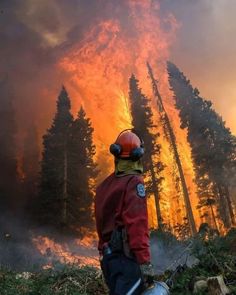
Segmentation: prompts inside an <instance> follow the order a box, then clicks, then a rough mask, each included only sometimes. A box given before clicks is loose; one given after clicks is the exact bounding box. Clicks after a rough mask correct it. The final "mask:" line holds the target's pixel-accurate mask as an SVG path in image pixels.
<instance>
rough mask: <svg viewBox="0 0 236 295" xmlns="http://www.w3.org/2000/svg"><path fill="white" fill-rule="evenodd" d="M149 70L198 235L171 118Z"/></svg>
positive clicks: (188, 212) (193, 231)
mask: <svg viewBox="0 0 236 295" xmlns="http://www.w3.org/2000/svg"><path fill="white" fill-rule="evenodd" d="M147 68H148V73H149V77H150V79H151V82H152V88H153V93H154V95H155V97H156V99H157V105H158V108H159V112H160V114H161V121H162V126H163V129H164V133H165V135H166V137H167V138H168V140H169V143H170V147H171V149H172V151H173V154H174V159H175V162H176V166H177V169H178V174H179V180H180V183H181V188H182V191H183V196H184V204H185V208H186V216H187V217H186V218H187V220H188V224H189V227H190V232H191V234H192V235H195V234H196V225H195V220H194V216H193V212H192V206H191V202H190V198H189V193H188V188H187V184H186V181H185V176H184V172H183V168H182V163H181V160H180V156H179V152H178V148H177V143H176V138H175V134H174V130H173V128H172V126H171V123H170V120H169V116H168V114H167V112H166V110H165V107H164V105H163V101H162V97H161V95H160V93H159V90H158V87H157V81H156V80H155V78H154V75H153V71H152V68H151V66H150V64H149V63H147Z"/></svg>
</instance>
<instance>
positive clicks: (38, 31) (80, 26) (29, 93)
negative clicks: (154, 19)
mask: <svg viewBox="0 0 236 295" xmlns="http://www.w3.org/2000/svg"><path fill="white" fill-rule="evenodd" d="M137 1H139V2H141V1H142V0H137ZM143 1H144V2H145V1H146V0H143ZM153 1H154V2H159V3H160V7H161V13H163V15H165V14H166V13H172V14H173V15H174V17H175V18H176V21H177V22H178V24H179V27H178V29H177V31H176V38H175V41H174V42H173V44H172V46H171V48H170V59H171V61H172V62H174V63H175V64H176V65H177V66H178V67H179V68H180V69H181V70H182V71H183V72H184V74H185V75H186V76H187V77H188V78H189V79H190V81H191V83H192V85H193V86H194V87H197V88H198V89H199V91H200V94H201V95H202V96H203V97H204V98H206V99H210V100H212V102H213V107H214V108H215V110H216V111H217V112H218V113H219V114H220V115H222V117H223V119H224V120H225V121H226V125H227V126H228V127H230V128H231V130H232V132H233V133H234V134H236V116H235V114H236V85H235V81H236V38H235V36H236V21H235V13H236V1H235V0H153ZM118 2H119V4H120V3H125V2H126V1H125V0H120V1H115V0H107V1H105V0H86V1H85V0H70V1H67V0H50V1H48V0H40V1H39V0H38V1H37V0H22V1H17V0H11V1H9V0H0V40H1V42H0V78H3V77H4V76H5V75H6V73H7V75H8V77H9V79H10V80H11V82H12V81H14V82H13V83H12V91H13V92H14V91H15V93H14V94H15V96H17V97H18V101H17V103H16V104H17V105H18V106H19V104H23V105H25V106H27V116H29V117H30V118H31V119H32V118H33V117H32V114H33V113H34V110H35V109H36V110H41V108H42V105H45V104H46V103H47V104H48V109H47V110H45V109H44V111H43V112H41V118H40V119H41V120H43V121H45V122H46V123H45V128H46V127H47V124H48V120H49V118H50V116H51V114H52V110H53V104H50V103H48V102H46V101H44V98H43V97H39V96H38V91H37V90H38V89H40V88H42V87H45V86H46V88H45V89H46V91H47V95H49V94H50V93H55V91H56V90H55V88H58V86H55V84H54V85H51V84H50V80H51V79H52V77H53V79H54V81H58V82H59V81H60V78H61V77H60V74H58V73H55V71H54V64H55V61H56V60H57V59H58V58H59V57H60V56H61V55H62V54H63V53H64V52H65V50H67V48H69V47H70V46H72V45H73V42H75V40H78V39H79V38H80V36H81V35H82V34H83V32H84V30H86V28H87V27H89V26H90V25H91V24H92V23H93V22H94V21H95V20H96V19H97V18H99V17H100V16H101V15H103V16H104V15H105V16H106V11H105V10H104V6H103V4H104V3H106V5H109V3H111V4H112V5H113V6H114V4H116V3H118ZM118 6H119V5H117V10H116V11H115V10H114V13H118V14H120V17H121V18H122V13H123V14H125V12H124V11H123V12H122V11H119V9H118ZM114 7H116V6H114ZM112 12H113V10H112V9H110V10H109V13H110V15H108V17H110V16H112ZM16 92H17V95H16ZM53 99H54V98H53ZM18 116H19V119H20V120H21V121H24V118H25V116H26V114H25V113H24V114H20V113H19V114H18ZM44 118H45V120H44Z"/></svg>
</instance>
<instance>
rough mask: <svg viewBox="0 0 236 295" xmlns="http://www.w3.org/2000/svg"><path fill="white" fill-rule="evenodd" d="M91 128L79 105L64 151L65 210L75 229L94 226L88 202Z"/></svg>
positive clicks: (92, 149) (90, 197)
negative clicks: (66, 197) (67, 166)
mask: <svg viewBox="0 0 236 295" xmlns="http://www.w3.org/2000/svg"><path fill="white" fill-rule="evenodd" d="M93 131H94V129H93V128H92V125H91V121H90V119H89V118H87V117H86V113H85V111H84V109H83V108H82V107H81V108H80V110H79V112H78V116H77V118H76V119H75V120H74V122H73V124H72V127H71V137H70V142H69V154H68V165H69V169H68V177H69V179H70V182H69V186H68V194H69V197H70V201H69V204H68V206H69V208H68V210H69V220H70V224H71V227H72V228H74V229H75V230H78V229H79V228H81V227H87V228H91V227H93V226H94V222H93V218H92V216H93V208H92V204H93V197H94V189H95V179H96V177H97V175H98V169H97V165H96V164H95V162H94V155H95V153H96V148H95V145H94V144H93Z"/></svg>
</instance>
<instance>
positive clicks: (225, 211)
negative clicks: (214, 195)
mask: <svg viewBox="0 0 236 295" xmlns="http://www.w3.org/2000/svg"><path fill="white" fill-rule="evenodd" d="M217 188H218V199H219V203H218V206H219V207H218V210H219V213H220V216H221V218H222V221H223V223H224V226H225V227H226V228H230V226H231V219H230V215H229V213H230V212H229V208H228V202H227V198H226V194H225V189H224V186H222V185H221V184H218V185H217Z"/></svg>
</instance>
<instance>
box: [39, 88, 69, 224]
mask: <svg viewBox="0 0 236 295" xmlns="http://www.w3.org/2000/svg"><path fill="white" fill-rule="evenodd" d="M70 108H71V103H70V99H69V96H68V93H67V91H66V89H65V87H64V86H63V87H62V90H61V92H60V95H59V96H58V100H57V111H56V114H55V117H54V119H53V123H52V126H51V128H50V129H49V130H48V131H47V133H46V135H44V136H43V147H44V149H43V154H42V162H41V182H40V201H39V202H40V206H39V207H40V210H39V214H40V216H39V218H40V221H41V223H45V224H49V225H54V226H56V227H59V228H60V227H62V226H66V225H67V222H68V141H69V138H70V128H71V125H72V122H73V117H72V115H71V113H70Z"/></svg>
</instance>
